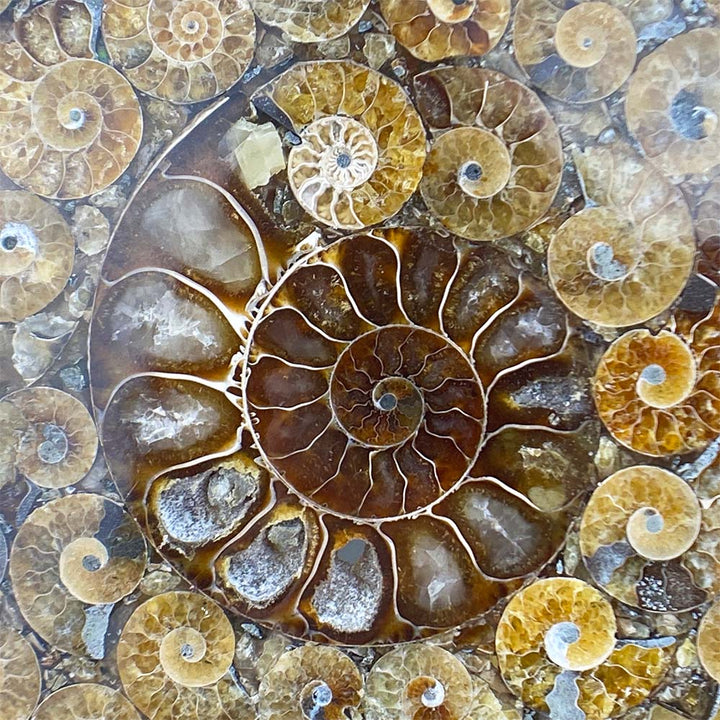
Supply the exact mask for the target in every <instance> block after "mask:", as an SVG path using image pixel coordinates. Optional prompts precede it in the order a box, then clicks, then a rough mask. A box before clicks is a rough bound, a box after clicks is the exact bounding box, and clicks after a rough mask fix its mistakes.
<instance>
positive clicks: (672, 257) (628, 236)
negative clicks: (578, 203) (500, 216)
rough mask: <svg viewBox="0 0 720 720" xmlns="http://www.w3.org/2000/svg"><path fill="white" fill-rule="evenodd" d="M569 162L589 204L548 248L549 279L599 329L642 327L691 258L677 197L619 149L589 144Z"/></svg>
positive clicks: (689, 230)
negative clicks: (629, 326)
mask: <svg viewBox="0 0 720 720" xmlns="http://www.w3.org/2000/svg"><path fill="white" fill-rule="evenodd" d="M575 164H576V167H577V169H578V172H579V173H580V176H581V177H582V180H583V187H584V189H585V194H586V197H587V200H588V201H589V202H591V203H592V205H591V206H590V207H586V208H585V209H584V210H581V211H580V212H579V213H577V214H576V215H573V216H572V217H570V218H569V219H568V220H566V221H565V222H564V223H563V224H562V226H561V227H560V228H559V229H558V230H557V232H556V233H554V235H553V236H552V240H551V242H550V246H549V248H548V254H547V260H548V274H549V276H550V282H551V283H552V286H553V288H554V289H555V292H556V293H557V294H558V297H559V298H560V299H561V300H562V301H563V303H565V305H566V306H567V307H568V309H569V310H571V311H572V312H574V313H576V314H577V315H579V316H580V317H582V318H583V319H585V320H589V321H590V322H593V323H596V324H598V325H606V326H611V327H622V326H626V325H636V324H639V323H641V322H645V321H646V320H648V319H650V318H651V317H653V316H655V315H657V314H658V313H660V312H662V311H663V310H665V309H667V308H668V306H669V305H670V304H671V303H672V302H674V301H675V299H676V298H677V297H678V296H679V295H680V293H681V291H682V289H683V287H684V286H685V283H686V282H687V279H688V277H689V276H690V271H691V270H692V267H693V263H694V260H695V238H694V232H693V225H692V219H691V217H690V211H689V209H688V207H687V203H686V201H685V199H684V197H683V195H682V193H681V192H680V191H679V190H678V189H677V188H676V187H675V186H674V185H673V184H672V183H670V182H669V181H668V180H666V179H665V177H664V176H663V175H662V174H661V173H660V172H659V171H658V170H657V169H656V168H654V167H653V166H652V165H651V164H650V163H648V162H647V161H645V160H643V159H642V158H640V157H638V156H637V155H636V154H635V153H634V152H633V151H631V150H630V149H629V148H627V147H625V146H623V145H614V146H611V147H603V146H598V147H591V148H587V149H586V150H585V151H583V152H580V153H577V154H576V157H575Z"/></svg>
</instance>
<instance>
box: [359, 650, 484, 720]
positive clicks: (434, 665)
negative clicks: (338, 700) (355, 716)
mask: <svg viewBox="0 0 720 720" xmlns="http://www.w3.org/2000/svg"><path fill="white" fill-rule="evenodd" d="M472 699H473V683H472V679H471V678H470V674H469V673H468V671H467V670H466V668H465V666H464V665H463V664H462V663H461V662H460V661H459V660H458V659H457V658H456V657H455V656H454V655H453V654H452V653H449V652H448V651H447V650H444V649H443V648H440V647H437V646H436V645H430V644H429V643H412V644H409V645H403V646H402V647H399V648H397V649H395V650H391V651H390V652H389V653H387V655H383V656H382V657H381V658H380V659H379V660H378V661H377V662H376V663H375V665H373V667H372V670H371V671H370V674H369V675H368V678H367V683H366V689H365V700H364V702H363V709H364V711H365V717H366V718H367V720H424V719H427V720H430V718H443V720H465V718H468V717H470V715H469V712H470V709H471V704H472Z"/></svg>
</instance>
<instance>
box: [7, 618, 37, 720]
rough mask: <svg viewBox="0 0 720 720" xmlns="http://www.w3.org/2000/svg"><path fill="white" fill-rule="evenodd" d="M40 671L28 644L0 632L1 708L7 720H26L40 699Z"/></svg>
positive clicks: (10, 633)
mask: <svg viewBox="0 0 720 720" xmlns="http://www.w3.org/2000/svg"><path fill="white" fill-rule="evenodd" d="M41 686H42V680H41V676H40V667H39V665H38V661H37V658H36V657H35V652H34V650H33V649H32V647H31V646H30V643H28V641H27V640H26V639H25V638H24V637H23V636H22V635H21V634H20V633H19V632H17V630H13V629H11V628H8V627H2V628H0V708H2V712H3V718H4V719H6V720H28V718H29V717H30V715H32V712H33V710H35V706H36V705H37V703H38V700H39V698H40V689H41Z"/></svg>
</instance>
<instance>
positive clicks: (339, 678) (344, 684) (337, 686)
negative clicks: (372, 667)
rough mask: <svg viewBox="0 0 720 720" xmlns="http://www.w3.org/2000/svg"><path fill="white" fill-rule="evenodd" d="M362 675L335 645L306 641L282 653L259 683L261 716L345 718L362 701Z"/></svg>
mask: <svg viewBox="0 0 720 720" xmlns="http://www.w3.org/2000/svg"><path fill="white" fill-rule="evenodd" d="M362 694H363V679H362V675H360V671H359V670H358V669H357V667H356V665H355V663H354V662H353V661H352V660H351V659H350V658H349V657H348V656H347V655H346V654H345V653H343V652H341V651H340V650H338V649H337V648H334V647H327V646H322V645H304V646H302V647H299V648H295V649H294V650H289V651H288V652H286V653H283V654H282V655H281V656H280V657H279V658H278V660H277V662H276V663H275V664H274V665H273V666H272V668H271V669H270V670H269V672H268V673H266V674H265V675H264V676H263V678H262V681H261V683H260V692H259V695H260V699H259V702H258V714H259V718H260V720H307V718H323V720H345V719H346V718H348V717H351V716H352V713H353V712H354V711H355V709H356V708H357V707H358V706H359V705H360V699H361V698H362Z"/></svg>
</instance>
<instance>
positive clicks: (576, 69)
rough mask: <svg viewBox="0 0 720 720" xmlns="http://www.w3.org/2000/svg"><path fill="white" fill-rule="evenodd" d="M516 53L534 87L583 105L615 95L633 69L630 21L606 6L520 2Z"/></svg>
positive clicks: (555, 1) (536, 0)
mask: <svg viewBox="0 0 720 720" xmlns="http://www.w3.org/2000/svg"><path fill="white" fill-rule="evenodd" d="M514 43H515V55H516V57H517V59H518V61H519V62H520V64H521V65H522V66H523V68H524V69H525V72H526V73H527V74H528V76H529V77H530V80H531V81H532V83H533V84H534V85H536V86H537V87H539V88H540V89H541V90H542V91H543V92H546V93H547V94H548V95H551V96H552V97H555V98H558V99H559V100H564V101H566V102H572V103H587V102H592V101H593V100H599V99H601V98H604V97H606V96H607V95H610V93H612V92H615V90H617V89H618V88H619V87H620V86H621V85H622V84H623V83H624V82H625V81H626V80H627V79H628V77H629V76H630V73H631V72H632V70H633V67H634V66H635V53H636V37H635V30H634V29H633V25H632V23H631V22H630V20H629V19H628V18H627V17H626V16H625V15H624V14H623V13H622V11H621V10H619V9H617V8H616V7H613V5H611V4H608V3H605V2H578V3H573V4H572V5H570V6H568V5H567V4H566V3H564V2H562V1H561V0H520V2H519V3H518V6H517V11H516V15H515V24H514Z"/></svg>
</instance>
